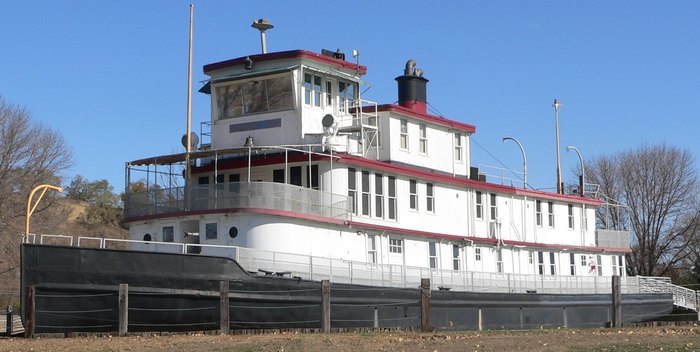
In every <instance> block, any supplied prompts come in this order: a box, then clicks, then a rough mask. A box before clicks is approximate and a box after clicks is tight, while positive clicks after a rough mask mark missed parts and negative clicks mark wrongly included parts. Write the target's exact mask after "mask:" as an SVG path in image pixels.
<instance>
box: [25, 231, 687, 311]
mask: <svg viewBox="0 0 700 352" xmlns="http://www.w3.org/2000/svg"><path fill="white" fill-rule="evenodd" d="M36 238H37V236H36V235H33V234H30V235H29V236H25V239H26V241H27V242H30V243H34V241H35V240H36ZM68 238H70V236H62V235H40V236H39V241H40V243H41V244H54V245H55V244H59V243H56V242H58V241H57V240H61V241H64V242H67V243H68V245H73V241H72V238H71V240H70V241H68ZM76 243H77V245H78V246H88V245H89V244H92V246H90V247H93V246H95V245H97V246H98V248H120V246H121V248H120V249H130V250H137V251H148V252H166V253H183V254H185V253H187V254H203V255H211V256H220V257H228V258H231V259H234V260H236V261H237V262H238V263H239V264H240V265H241V266H242V267H243V268H244V269H245V270H247V271H249V272H259V271H260V272H267V273H272V272H275V273H286V274H288V275H289V276H296V277H300V278H303V279H309V280H316V281H318V280H325V279H328V280H331V281H333V282H337V283H350V284H360V285H370V286H385V287H418V286H419V285H420V280H421V279H422V278H430V282H431V285H432V287H433V289H438V288H442V289H451V290H455V291H471V292H509V293H528V292H536V293H555V294H556V293H558V294H607V293H611V291H612V286H611V284H612V280H611V278H610V277H605V276H565V275H533V274H512V273H492V272H478V271H455V270H449V269H430V268H424V267H413V266H404V265H395V264H375V263H367V262H362V261H353V260H344V259H335V258H325V257H314V256H308V255H301V254H293V253H284V252H274V251H266V250H259V249H251V248H245V247H237V246H226V245H208V244H197V243H175V242H156V241H140V240H126V239H109V238H99V237H78V240H77V241H76ZM621 285H622V292H623V293H672V294H673V299H674V304H675V305H677V306H680V307H685V308H688V309H693V310H697V303H698V302H697V298H696V291H694V290H691V289H687V288H683V287H680V286H677V285H673V284H672V283H671V280H670V279H669V278H666V277H645V276H631V277H623V278H622V280H621Z"/></svg>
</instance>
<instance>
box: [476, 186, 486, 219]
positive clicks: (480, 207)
mask: <svg viewBox="0 0 700 352" xmlns="http://www.w3.org/2000/svg"><path fill="white" fill-rule="evenodd" d="M476 218H477V219H483V218H484V199H483V198H482V196H481V192H479V191H476Z"/></svg>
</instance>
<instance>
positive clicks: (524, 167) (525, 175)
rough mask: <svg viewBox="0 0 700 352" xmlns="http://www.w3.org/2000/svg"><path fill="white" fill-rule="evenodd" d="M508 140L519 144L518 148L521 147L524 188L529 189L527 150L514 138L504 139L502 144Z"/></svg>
mask: <svg viewBox="0 0 700 352" xmlns="http://www.w3.org/2000/svg"><path fill="white" fill-rule="evenodd" d="M507 140H511V141H513V142H515V143H517V144H518V147H520V153H522V154H523V188H527V157H526V156H525V149H523V145H522V144H520V141H518V140H517V139H515V138H513V137H503V140H502V142H505V141H507Z"/></svg>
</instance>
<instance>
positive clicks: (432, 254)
mask: <svg viewBox="0 0 700 352" xmlns="http://www.w3.org/2000/svg"><path fill="white" fill-rule="evenodd" d="M428 261H429V262H430V269H437V245H436V243H435V242H428Z"/></svg>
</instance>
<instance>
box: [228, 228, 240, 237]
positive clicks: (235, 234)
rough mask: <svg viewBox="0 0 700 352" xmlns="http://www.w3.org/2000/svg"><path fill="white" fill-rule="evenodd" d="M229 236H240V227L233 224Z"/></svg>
mask: <svg viewBox="0 0 700 352" xmlns="http://www.w3.org/2000/svg"><path fill="white" fill-rule="evenodd" d="M228 236H229V237H231V238H236V236H238V228H236V227H235V226H231V228H230V229H228Z"/></svg>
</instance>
